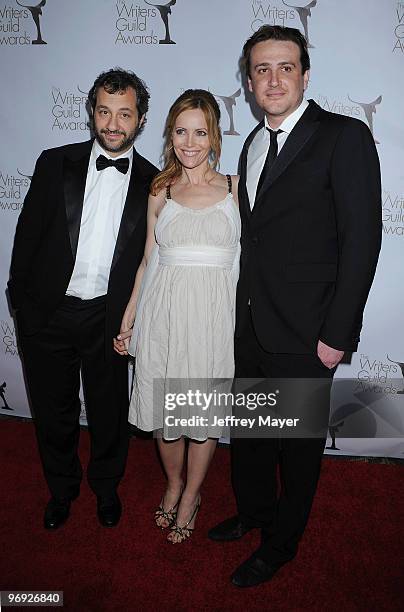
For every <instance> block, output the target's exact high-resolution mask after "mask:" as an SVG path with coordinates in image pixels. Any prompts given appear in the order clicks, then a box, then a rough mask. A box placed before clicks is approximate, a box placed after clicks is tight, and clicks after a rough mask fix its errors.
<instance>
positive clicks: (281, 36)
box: [243, 25, 310, 76]
mask: <svg viewBox="0 0 404 612" xmlns="http://www.w3.org/2000/svg"><path fill="white" fill-rule="evenodd" d="M265 40H286V41H291V42H294V43H295V44H296V45H297V46H298V47H299V49H300V63H301V65H302V74H304V73H305V72H306V71H307V70H309V69H310V57H309V53H308V51H307V41H306V39H305V37H304V36H303V34H302V33H301V32H300V30H298V29H297V28H287V27H286V26H279V25H263V26H261V27H260V28H259V29H258V30H257V31H256V32H254V34H253V35H252V36H250V38H249V39H248V40H247V41H246V43H245V45H244V47H243V64H244V69H245V71H246V74H247V76H251V75H250V55H251V49H252V48H253V47H254V46H255V45H256V44H257V43H259V42H263V41H265Z"/></svg>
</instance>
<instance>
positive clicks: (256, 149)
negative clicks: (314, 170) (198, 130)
mask: <svg viewBox="0 0 404 612" xmlns="http://www.w3.org/2000/svg"><path fill="white" fill-rule="evenodd" d="M308 105H309V103H308V102H307V100H305V99H304V98H303V100H302V102H301V103H300V105H299V106H298V107H297V109H296V110H294V111H293V113H291V114H290V115H288V116H287V117H286V119H284V120H283V121H282V123H281V124H280V126H279V127H278V128H277V129H278V130H282V133H281V134H278V138H277V140H278V155H279V153H280V150H281V149H282V147H283V145H284V144H285V142H286V140H287V138H288V136H289V134H290V132H291V131H292V130H293V128H294V127H295V125H296V123H297V122H298V121H299V119H300V117H301V116H302V115H303V113H304V111H305V110H306V108H307V107H308ZM268 128H269V129H272V128H271V126H270V125H269V123H268V119H267V118H266V116H265V119H264V127H263V128H262V129H261V130H259V131H258V132H257V133H256V135H255V137H254V140H253V141H252V143H251V144H250V146H249V148H248V153H247V181H246V183H247V193H248V198H249V200H250V208H251V210H252V209H253V207H254V203H255V197H256V194H257V186H258V181H259V178H260V176H261V172H262V169H263V167H264V163H265V159H266V156H267V153H268V149H269V143H270V134H269V132H268Z"/></svg>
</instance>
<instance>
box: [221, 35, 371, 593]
mask: <svg viewBox="0 0 404 612" xmlns="http://www.w3.org/2000/svg"><path fill="white" fill-rule="evenodd" d="M243 59H244V62H245V67H246V71H247V78H248V86H249V89H250V91H251V92H252V93H253V94H254V97H255V100H256V102H257V104H258V106H259V107H260V108H261V109H262V110H263V111H264V120H263V121H261V123H259V124H258V125H257V127H256V128H255V129H254V130H253V131H252V132H251V134H250V135H249V136H248V138H247V140H246V142H245V144H244V148H243V151H242V154H241V160H240V164H241V172H240V185H239V201H240V213H241V218H242V236H241V249H242V250H241V272H240V279H239V284H238V289H237V315H236V319H237V322H236V340H235V359H236V377H237V378H264V379H276V378H278V379H283V378H285V379H294V380H296V381H301V380H304V381H305V384H306V382H308V381H311V380H316V381H317V380H319V381H320V382H321V385H322V394H321V398H320V399H319V401H318V402H316V403H315V404H313V402H311V403H310V399H309V395H307V396H306V397H305V396H304V394H303V397H302V398H301V405H302V406H303V407H304V406H305V402H306V404H307V406H306V408H304V409H305V410H307V413H303V414H304V416H306V417H307V418H308V419H310V418H311V417H310V413H311V415H313V414H315V415H316V419H318V421H319V422H320V423H322V424H323V434H322V435H321V436H319V437H316V436H313V437H312V438H311V439H308V438H303V437H301V438H298V437H297V436H296V437H295V438H292V437H283V438H275V437H272V438H265V437H264V435H265V434H264V433H263V434H262V437H259V436H260V433H258V434H257V437H255V438H254V439H246V438H241V437H234V439H233V440H232V475H233V485H234V490H235V495H236V500H237V509H238V515H237V516H235V517H232V518H230V519H227V520H225V521H224V522H222V523H220V524H219V525H218V526H216V527H215V528H213V529H212V530H211V531H210V532H209V537H210V538H211V539H213V540H220V541H231V540H236V539H239V538H241V537H243V535H244V534H245V533H247V532H248V531H250V530H251V529H253V528H260V529H261V545H260V547H259V548H258V550H257V551H255V552H254V553H253V555H252V556H251V557H250V558H249V559H247V560H246V561H245V562H244V563H242V564H241V565H240V566H239V567H238V568H237V569H236V570H235V572H234V573H233V574H232V582H233V584H235V585H237V586H240V587H248V586H254V585H256V584H259V583H261V582H264V581H266V580H270V579H271V578H272V576H273V575H274V574H275V572H276V571H277V570H278V569H279V568H280V567H281V566H282V565H283V564H284V563H286V562H288V561H290V560H291V559H293V557H294V556H295V555H296V553H297V547H298V542H299V540H300V538H301V536H302V534H303V531H304V529H305V525H306V523H307V520H308V516H309V513H310V508H311V504H312V501H313V497H314V494H315V491H316V487H317V481H318V476H319V472H320V463H321V457H322V454H323V450H324V446H325V438H326V426H327V424H328V418H329V404H330V402H329V395H330V393H329V392H330V389H331V382H332V377H333V374H334V371H335V368H336V366H337V364H338V363H339V362H340V360H341V359H342V357H343V355H344V353H345V351H355V350H356V348H357V346H358V341H359V333H360V329H361V325H362V315H363V310H364V307H365V303H366V300H367V296H368V293H369V289H370V286H371V283H372V280H373V276H374V273H375V268H376V263H377V259H378V254H379V250H380V241H381V188H380V171H379V162H378V156H377V153H376V149H375V144H374V141H373V138H372V135H371V133H370V131H369V129H368V128H367V126H366V125H365V124H364V123H363V122H361V121H358V120H356V119H352V118H348V117H345V116H341V115H337V114H333V113H329V112H326V111H324V110H322V109H321V108H320V107H319V106H318V105H317V104H316V103H315V102H314V101H313V100H309V101H306V100H305V99H304V91H305V89H306V87H307V84H308V81H309V68H310V60H309V56H308V52H307V43H306V40H305V38H304V37H303V35H302V34H301V33H300V32H299V31H298V30H296V29H294V28H286V27H280V26H269V25H265V26H262V27H261V28H260V29H259V30H258V31H257V32H255V33H254V34H253V36H252V37H251V38H250V39H249V40H247V42H246V44H245V45H244V49H243ZM311 388H312V387H310V385H308V387H307V393H308V394H309V393H310V392H311V391H310V389H311ZM271 390H272V391H273V389H271ZM290 409H291V410H292V409H293V406H291V407H290ZM289 416H291V415H289ZM278 466H279V476H280V491H279V492H278V485H277V468H278Z"/></svg>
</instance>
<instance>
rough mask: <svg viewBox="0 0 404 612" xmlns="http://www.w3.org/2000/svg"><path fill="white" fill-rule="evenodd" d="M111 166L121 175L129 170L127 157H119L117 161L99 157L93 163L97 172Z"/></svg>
mask: <svg viewBox="0 0 404 612" xmlns="http://www.w3.org/2000/svg"><path fill="white" fill-rule="evenodd" d="M111 166H113V167H114V168H116V169H117V170H119V172H122V174H126V173H127V171H128V168H129V159H128V158H127V157H120V158H119V159H108V158H107V157H105V155H99V156H98V157H97V160H96V162H95V167H96V168H97V170H98V171H100V170H105V168H110V167H111Z"/></svg>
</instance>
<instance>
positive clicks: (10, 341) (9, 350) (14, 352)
mask: <svg viewBox="0 0 404 612" xmlns="http://www.w3.org/2000/svg"><path fill="white" fill-rule="evenodd" d="M1 331H2V332H3V346H4V354H5V355H10V356H11V357H14V356H18V347H17V338H16V335H15V329H14V325H13V324H12V323H11V325H10V323H9V322H8V321H1Z"/></svg>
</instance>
